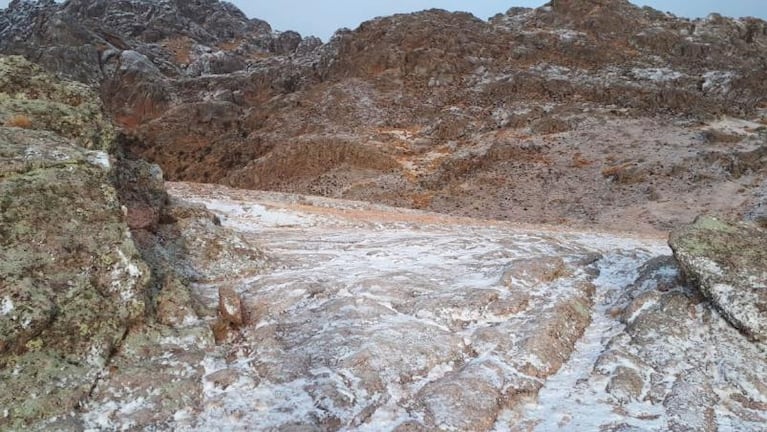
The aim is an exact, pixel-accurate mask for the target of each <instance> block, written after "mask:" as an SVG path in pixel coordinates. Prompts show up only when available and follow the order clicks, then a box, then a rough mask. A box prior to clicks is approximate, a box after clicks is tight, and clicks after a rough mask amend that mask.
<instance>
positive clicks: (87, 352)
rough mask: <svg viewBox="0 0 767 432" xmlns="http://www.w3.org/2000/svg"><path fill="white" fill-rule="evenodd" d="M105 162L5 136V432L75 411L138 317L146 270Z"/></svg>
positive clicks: (0, 335) (0, 267)
mask: <svg viewBox="0 0 767 432" xmlns="http://www.w3.org/2000/svg"><path fill="white" fill-rule="evenodd" d="M109 170H110V165H109V157H108V155H107V154H105V153H103V152H96V151H90V150H85V149H83V148H81V147H77V146H75V145H74V144H73V143H71V142H70V141H68V140H67V139H65V138H62V137H60V136H58V135H55V134H53V133H51V132H47V131H32V130H24V129H18V128H0V303H2V310H1V312H2V313H0V381H1V382H3V383H4V387H5V389H4V391H3V392H2V394H1V395H0V406H2V407H3V408H4V410H5V412H4V416H3V417H0V428H5V427H9V425H12V426H13V427H19V426H20V425H21V424H24V423H27V422H31V421H35V420H38V419H42V418H48V417H52V416H55V415H57V414H60V413H64V412H69V411H71V410H73V409H74V408H75V407H77V406H78V404H79V403H80V401H81V400H83V399H84V398H85V397H86V396H87V395H88V394H89V392H90V389H91V387H92V385H93V383H94V382H95V380H96V379H97V377H98V375H99V374H100V372H101V370H102V368H103V367H104V365H105V364H106V362H107V360H108V359H109V357H110V355H111V352H112V351H113V350H114V349H115V347H116V346H117V345H118V344H119V342H120V341H121V340H122V338H123V336H124V335H125V333H126V331H127V329H128V327H129V326H130V325H131V324H132V323H135V322H137V321H138V320H140V319H142V318H143V316H144V312H145V288H146V286H147V283H148V280H149V272H148V269H147V267H146V265H145V264H144V263H143V262H142V261H141V259H140V258H139V253H138V251H137V250H136V247H135V245H134V243H133V241H132V239H131V235H130V232H129V231H128V227H127V225H126V224H125V222H124V220H123V213H122V210H121V205H120V202H119V201H118V199H117V193H116V191H115V190H114V188H113V187H112V184H111V183H110V180H109V178H110V174H109Z"/></svg>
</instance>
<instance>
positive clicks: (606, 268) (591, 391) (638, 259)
mask: <svg viewBox="0 0 767 432" xmlns="http://www.w3.org/2000/svg"><path fill="white" fill-rule="evenodd" d="M646 246H648V247H647V248H646V249H634V250H631V249H624V250H617V251H613V252H608V254H607V255H606V257H605V258H604V259H603V260H602V261H601V262H600V263H599V269H600V275H599V278H597V280H596V281H595V285H596V287H597V294H596V299H595V308H594V313H593V315H592V323H591V325H590V326H589V328H588V329H587V330H586V333H585V334H584V335H583V337H582V338H581V340H580V341H579V342H578V344H577V346H576V350H575V352H574V353H573V355H572V356H571V357H570V360H569V361H568V362H567V364H565V365H564V366H563V367H562V368H561V369H560V370H559V372H557V374H556V375H554V376H553V377H550V378H549V379H548V380H546V384H545V385H544V387H543V389H541V391H540V392H539V393H538V401H537V402H534V403H530V404H529V405H528V406H526V407H525V412H526V414H527V415H528V416H529V418H531V419H533V420H535V421H537V422H539V423H538V425H537V426H536V428H535V430H536V431H555V430H562V431H571V430H572V431H575V430H577V431H581V430H582V431H596V430H600V427H601V426H602V425H604V424H606V423H608V422H609V421H611V420H614V421H616V422H617V421H624V422H625V421H627V420H628V418H627V416H623V415H619V414H618V413H616V412H615V411H614V405H611V404H608V403H606V401H607V400H608V395H607V393H606V391H605V387H606V385H607V377H605V379H604V380H603V381H600V382H597V383H594V382H593V381H589V378H593V375H592V372H593V367H594V365H595V364H596V362H597V358H598V357H599V355H600V354H602V353H603V352H604V351H605V348H606V344H607V343H608V342H609V341H610V339H611V338H612V337H613V336H615V335H617V334H619V333H620V332H621V331H622V330H623V327H624V325H623V324H622V323H620V322H619V321H618V320H617V319H615V318H612V317H611V316H610V314H609V309H610V307H611V306H612V305H613V304H614V302H615V298H616V297H617V296H618V295H620V292H621V291H622V290H623V289H625V288H626V287H627V286H629V285H630V284H631V283H633V282H634V280H635V279H636V277H637V269H638V268H639V267H640V266H641V265H642V264H643V263H644V262H645V261H646V260H647V259H649V258H651V257H653V256H659V255H666V254H668V252H669V250H668V249H667V248H666V247H665V246H663V245H658V244H655V245H646ZM624 408H626V409H627V410H631V411H635V412H639V411H641V412H643V413H645V414H647V418H653V417H654V418H656V420H655V421H650V420H643V421H642V422H641V424H639V425H637V426H638V427H642V428H644V429H648V430H661V429H663V427H664V426H665V425H666V419H665V416H664V410H663V406H660V405H653V404H651V403H633V404H631V405H630V406H624ZM497 430H501V429H497Z"/></svg>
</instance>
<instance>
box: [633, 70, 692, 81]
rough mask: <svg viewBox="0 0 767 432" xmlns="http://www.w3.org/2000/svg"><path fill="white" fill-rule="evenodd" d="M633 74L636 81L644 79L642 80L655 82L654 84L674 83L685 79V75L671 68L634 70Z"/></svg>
mask: <svg viewBox="0 0 767 432" xmlns="http://www.w3.org/2000/svg"><path fill="white" fill-rule="evenodd" d="M631 74H632V75H633V76H634V77H635V78H636V79H642V80H647V81H654V82H667V81H674V80H678V79H679V78H682V77H684V74H683V73H681V72H677V71H675V70H673V69H669V68H647V69H642V68H634V69H632V70H631Z"/></svg>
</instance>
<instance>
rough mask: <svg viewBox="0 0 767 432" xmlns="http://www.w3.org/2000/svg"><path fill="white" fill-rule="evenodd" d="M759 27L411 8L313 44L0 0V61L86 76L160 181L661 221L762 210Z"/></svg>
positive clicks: (253, 27)
mask: <svg viewBox="0 0 767 432" xmlns="http://www.w3.org/2000/svg"><path fill="white" fill-rule="evenodd" d="M766 49H767V24H766V23H765V22H764V21H761V20H758V19H751V18H747V19H739V20H734V19H730V18H724V17H721V16H717V15H712V16H709V17H708V18H706V19H698V20H688V19H684V18H678V17H674V16H671V15H668V14H665V13H661V12H659V11H655V10H652V9H649V8H639V7H636V6H634V5H632V4H630V3H629V2H627V1H625V0H572V1H565V0H561V1H558V0H555V1H552V2H550V3H548V4H546V5H544V6H543V7H540V8H538V9H521V8H512V9H510V10H509V11H508V12H506V13H505V14H499V15H497V16H495V17H493V18H492V19H490V20H489V21H482V20H479V19H477V18H475V17H473V16H471V15H468V14H462V13H448V12H445V11H440V10H430V11H424V12H420V13H415V14H407V15H396V16H392V17H385V18H379V19H376V20H373V21H369V22H366V23H363V24H362V25H361V26H360V27H359V28H357V29H355V30H353V31H349V30H341V31H339V32H338V33H336V35H335V36H334V37H333V38H332V40H330V41H329V42H328V43H326V44H324V45H323V44H321V43H320V41H318V40H317V39H315V38H301V37H300V36H299V35H297V34H296V33H293V32H284V33H277V32H273V31H272V30H271V29H270V28H269V26H268V24H266V23H264V22H263V21H258V20H252V19H247V18H246V17H245V16H244V15H243V14H242V13H241V12H239V11H238V10H236V8H234V7H232V6H231V5H228V4H226V3H219V2H217V1H214V0H202V1H195V2H177V1H169V0H163V1H160V0H151V1H150V0H141V1H140V0H126V1H118V2H111V1H110V2H107V1H101V0H90V1H84V0H82V1H80V0H72V1H68V2H65V3H64V4H61V5H57V4H55V3H53V2H52V1H42V2H32V1H14V2H12V3H11V5H10V7H9V9H7V10H6V11H4V12H2V13H0V51H1V52H6V53H17V54H24V55H26V56H27V57H29V58H31V59H33V60H35V61H37V62H39V63H41V64H42V65H43V66H45V67H46V68H48V69H49V70H52V71H54V72H56V73H59V74H62V75H65V76H68V77H70V78H74V79H78V80H81V81H84V82H89V83H98V84H100V86H101V91H102V97H103V99H104V101H105V104H106V105H107V107H108V109H109V111H110V112H111V114H112V115H113V116H114V117H115V119H116V121H117V122H118V124H119V125H120V126H121V127H122V128H124V130H125V131H126V137H125V142H126V147H127V148H128V149H130V151H132V152H133V153H134V154H136V155H139V156H142V157H145V158H147V159H149V160H151V161H153V162H156V163H158V164H160V166H161V167H162V168H163V170H164V172H165V174H166V177H167V178H169V179H172V180H187V181H201V182H215V183H223V184H227V185H230V186H236V187H241V188H255V189H267V190H277V191H287V192H301V193H310V194H319V195H325V196H332V197H343V198H352V199H362V200H367V201H372V202H381V203H387V204H393V205H397V206H405V207H414V208H423V209H430V210H435V211H440V212H447V213H452V214H458V215H470V216H479V217H491V218H496V219H510V220H518V221H526V222H546V223H569V224H573V225H592V226H593V225H598V226H604V225H617V226H619V227H623V228H628V224H625V223H624V222H623V221H627V220H630V221H632V222H631V224H632V225H634V226H635V228H637V229H653V228H654V229H658V228H660V229H668V228H669V227H670V226H672V225H673V224H674V223H675V222H678V221H680V220H685V221H689V220H692V218H693V217H694V215H695V214H696V213H698V212H699V211H701V210H703V209H707V210H709V211H713V212H716V213H718V214H723V215H730V216H738V217H742V216H749V215H750V217H751V218H758V217H763V214H764V212H765V210H764V196H765V195H766V194H767V192H766V190H767V189H766V188H767V186H766V185H765V172H764V166H765V163H764V161H765V159H764V158H765V151H766V150H765V149H764V142H765V139H767V138H766V137H767V132H765V125H764V123H765V121H767V120H766V119H765V115H766V114H765V113H766V111H765V109H766V108H767V106H766V105H765V104H766V103H767V101H765V95H766V94H767V88H765V82H767V79H765V78H767V76H765V70H767V56H766V55H765V52H767V51H766Z"/></svg>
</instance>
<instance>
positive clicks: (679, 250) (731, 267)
mask: <svg viewBox="0 0 767 432" xmlns="http://www.w3.org/2000/svg"><path fill="white" fill-rule="evenodd" d="M669 244H670V245H671V248H672V249H673V250H674V256H675V257H676V259H677V260H678V261H679V263H680V265H681V267H682V270H683V271H684V273H685V274H686V275H687V277H688V278H689V279H690V280H691V281H692V282H694V283H695V284H696V285H697V286H698V287H699V288H700V291H701V293H703V295H704V296H705V297H706V298H707V299H708V300H709V301H711V303H712V304H713V305H714V306H715V307H716V308H717V310H719V312H720V313H721V314H722V315H723V316H724V317H725V318H726V319H727V320H728V321H729V322H730V323H731V324H732V325H733V326H735V327H736V328H738V329H740V330H741V331H743V333H745V334H746V335H748V336H749V337H750V338H752V339H754V340H758V341H763V342H764V341H767V248H765V245H766V244H767V231H765V230H764V228H759V227H757V226H755V225H753V224H748V223H728V222H725V221H723V220H720V219H716V218H712V217H700V218H698V219H697V220H696V221H695V223H693V224H691V225H688V226H685V227H682V228H679V229H677V230H675V231H674V232H672V234H671V238H670V240H669Z"/></svg>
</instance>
